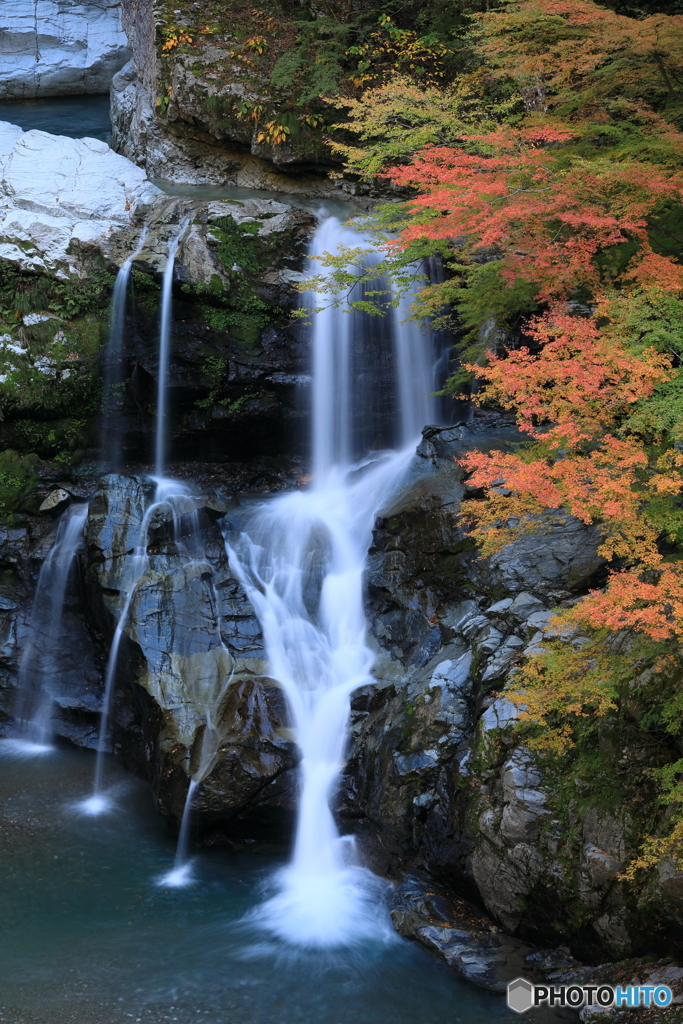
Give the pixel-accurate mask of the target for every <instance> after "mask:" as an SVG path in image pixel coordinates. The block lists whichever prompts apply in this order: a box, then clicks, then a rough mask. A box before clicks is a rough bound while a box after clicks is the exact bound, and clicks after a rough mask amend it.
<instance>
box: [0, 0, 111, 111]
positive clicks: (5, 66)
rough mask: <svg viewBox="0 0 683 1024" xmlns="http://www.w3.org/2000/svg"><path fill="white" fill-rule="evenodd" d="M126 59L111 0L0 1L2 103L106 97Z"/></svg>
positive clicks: (0, 88)
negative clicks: (75, 97)
mask: <svg viewBox="0 0 683 1024" xmlns="http://www.w3.org/2000/svg"><path fill="white" fill-rule="evenodd" d="M129 59H130V51H129V49H128V40H127V39H126V36H125V33H124V32H123V29H122V27H121V13H120V7H119V5H118V4H114V3H112V2H111V0H2V3H0V99H5V100H10V99H29V98H33V97H36V96H73V95H79V94H83V93H106V92H108V91H109V87H110V85H111V80H112V77H113V76H114V75H115V74H116V72H117V71H118V70H119V69H120V68H121V67H123V65H124V64H125V63H126V61H127V60H129Z"/></svg>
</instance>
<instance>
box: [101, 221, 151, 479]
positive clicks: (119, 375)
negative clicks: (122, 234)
mask: <svg viewBox="0 0 683 1024" xmlns="http://www.w3.org/2000/svg"><path fill="white" fill-rule="evenodd" d="M146 238H147V227H146V226H145V227H143V229H142V231H141V233H140V238H139V239H138V244H137V246H136V248H135V251H134V252H133V253H132V254H131V255H130V256H129V257H128V259H127V260H126V261H125V262H124V263H123V264H122V265H121V267H120V268H119V272H118V274H117V275H116V280H115V281H114V288H113V291H112V296H111V313H110V317H109V340H108V344H107V351H106V355H105V359H104V406H103V417H102V457H103V459H104V461H105V462H106V463H107V464H108V465H109V466H110V467H111V469H112V471H114V472H115V471H117V470H118V469H119V467H120V464H121V454H122V453H121V448H122V442H123V437H122V423H121V419H122V416H121V413H122V404H123V395H122V390H123V347H124V344H123V343H124V328H125V323H126V298H127V295H128V281H129V278H130V272H131V269H132V267H133V261H134V260H135V258H136V256H138V255H139V254H140V252H141V251H142V248H143V246H144V244H145V239H146Z"/></svg>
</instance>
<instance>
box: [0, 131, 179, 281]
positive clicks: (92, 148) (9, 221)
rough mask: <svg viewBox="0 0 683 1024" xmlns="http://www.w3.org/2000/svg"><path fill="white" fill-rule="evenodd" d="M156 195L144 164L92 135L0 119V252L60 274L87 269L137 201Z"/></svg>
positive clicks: (28, 266) (30, 266)
mask: <svg viewBox="0 0 683 1024" xmlns="http://www.w3.org/2000/svg"><path fill="white" fill-rule="evenodd" d="M159 195H160V193H159V190H158V189H157V188H156V187H155V186H154V185H152V184H151V182H150V181H148V179H147V177H146V175H145V172H144V171H142V170H140V168H139V167H136V166H135V164H132V163H131V162H130V160H127V159H126V158H125V157H123V156H119V155H118V154H117V153H114V152H113V150H111V149H110V148H109V146H107V144H106V143H104V142H100V141H99V140H97V139H69V138H65V137H64V136H62V135H49V134H48V133H47V132H40V131H30V132H24V131H22V130H21V128H18V127H17V126H16V125H13V124H9V123H8V122H6V121H3V122H0V259H6V260H11V261H12V262H13V263H15V264H16V265H17V267H18V268H19V269H21V270H33V271H42V272H48V273H51V274H55V275H56V276H58V277H68V276H69V275H70V274H73V273H77V274H83V273H86V272H87V263H88V260H87V258H86V259H84V256H86V257H87V255H88V253H90V254H92V251H93V249H99V250H104V251H106V250H107V248H108V244H107V243H108V242H109V241H110V239H111V238H112V236H113V235H115V233H116V232H117V231H118V230H120V229H122V228H126V227H129V226H130V225H131V222H132V218H133V215H134V214H135V212H136V210H138V208H139V207H141V206H148V205H150V204H151V203H153V202H154V200H155V199H156V198H157V197H158V196H159Z"/></svg>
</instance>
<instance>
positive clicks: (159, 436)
mask: <svg viewBox="0 0 683 1024" xmlns="http://www.w3.org/2000/svg"><path fill="white" fill-rule="evenodd" d="M187 225H188V221H187V220H184V221H183V222H182V224H180V225H179V227H178V230H177V231H176V233H175V234H174V235H173V236H172V238H171V241H170V243H169V247H168V256H167V260H166V267H165V268H164V273H163V280H162V288H161V313H160V326H159V380H158V385H157V421H156V437H155V445H154V454H155V468H156V477H155V479H156V490H155V495H154V500H153V501H152V503H151V504H150V506H149V508H148V509H147V510H146V512H145V514H144V516H143V519H142V522H141V524H140V530H139V532H138V536H137V540H136V543H135V546H134V549H133V552H132V554H131V555H129V556H127V559H128V567H129V569H130V573H129V577H128V580H127V590H126V597H125V600H124V602H123V605H122V608H121V611H120V613H119V617H118V621H117V623H116V629H115V630H114V636H113V638H112V642H111V647H110V649H109V657H108V660H107V669H106V675H105V688H104V697H103V701H102V710H101V714H100V729H99V735H98V740H97V760H96V762H95V774H94V778H93V789H92V793H91V795H90V796H89V797H88V798H87V799H86V800H83V801H82V802H81V804H80V808H81V810H82V811H83V813H84V814H89V815H98V814H101V813H102V812H103V811H106V810H108V809H109V807H110V806H111V800H110V799H109V798H108V797H107V796H106V794H105V793H104V792H103V771H104V757H105V754H106V752H107V746H108V737H109V725H110V721H109V720H110V716H111V704H112V698H113V695H114V684H115V682H116V668H117V664H118V657H119V649H120V647H121V640H122V637H123V631H124V629H125V627H126V623H127V620H128V613H129V612H130V606H131V603H132V601H133V598H134V596H135V591H136V589H137V586H138V584H139V582H140V580H141V578H142V576H143V574H144V572H145V571H146V569H147V567H148V558H147V533H148V529H149V523H150V519H151V517H152V515H153V514H154V512H155V511H156V510H157V508H159V506H160V505H161V504H163V503H164V502H171V503H172V501H173V499H174V498H175V497H182V496H183V495H185V494H186V493H187V488H186V487H185V486H184V485H183V484H181V483H178V482H177V481H173V480H166V479H164V478H163V470H164V466H165V461H166V418H167V403H168V364H169V355H170V347H171V327H172V322H173V317H172V312H173V271H174V267H175V257H176V254H177V252H178V247H179V245H180V241H181V238H182V236H183V234H184V232H185V230H186V229H187ZM144 240H145V233H143V235H142V236H141V238H140V241H139V244H138V247H137V249H136V252H135V253H134V254H133V255H132V256H131V257H130V259H128V260H126V262H125V263H124V264H123V266H122V267H121V270H120V271H119V274H118V275H117V279H116V285H117V286H118V292H117V290H116V288H115V292H114V296H113V299H112V329H111V341H110V348H112V349H113V350H114V355H115V354H117V353H118V362H119V364H120V350H121V348H122V344H123V313H124V310H125V296H126V289H127V284H128V276H129V273H130V268H131V266H132V262H133V260H134V258H135V255H136V254H137V253H138V252H140V250H141V249H142V246H143V245H144ZM114 355H112V356H110V359H111V360H112V363H113V362H114ZM105 427H106V423H105ZM106 443H107V441H106V440H105V444H106Z"/></svg>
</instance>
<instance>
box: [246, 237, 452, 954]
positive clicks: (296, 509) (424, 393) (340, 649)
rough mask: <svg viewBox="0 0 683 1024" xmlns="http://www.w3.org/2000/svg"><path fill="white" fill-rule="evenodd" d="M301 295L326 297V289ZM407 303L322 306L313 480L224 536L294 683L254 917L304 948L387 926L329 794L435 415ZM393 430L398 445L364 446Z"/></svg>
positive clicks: (425, 344) (288, 686) (318, 300)
mask: <svg viewBox="0 0 683 1024" xmlns="http://www.w3.org/2000/svg"><path fill="white" fill-rule="evenodd" d="M342 244H343V245H347V246H354V247H357V246H358V245H359V244H361V245H362V244H366V245H369V242H368V241H366V240H364V238H363V236H359V235H358V234H357V233H356V232H354V231H353V229H351V228H347V227H344V226H343V225H342V224H340V222H339V221H338V220H336V219H335V218H329V219H327V220H326V221H324V222H323V223H322V224H321V226H320V227H319V229H318V231H317V232H316V235H315V237H314V239H313V242H312V245H311V250H310V252H311V255H314V256H319V255H321V254H322V253H323V252H325V251H328V252H335V251H337V249H338V247H339V245H342ZM373 259H376V256H374V254H372V253H368V261H371V260H373ZM355 297H356V296H353V295H352V296H351V298H355ZM311 298H312V300H313V301H312V302H311V301H310V300H311ZM305 302H306V304H307V305H308V306H309V307H310V306H311V305H315V306H325V305H327V304H328V303H329V296H327V295H316V296H312V297H308V299H307V300H305ZM402 311H403V315H405V312H404V307H403V306H402V309H401V310H397V311H395V312H392V311H389V313H388V315H387V316H386V317H384V318H377V317H370V316H368V315H367V314H362V313H358V312H356V311H349V309H348V308H339V309H334V308H327V309H324V310H323V312H320V313H318V314H316V315H315V317H314V323H313V338H312V358H313V395H312V407H313V424H312V431H313V438H312V440H313V468H314V478H313V484H312V487H311V488H310V490H307V491H304V492H298V493H293V494H287V495H284V496H283V497H281V498H277V499H275V500H273V501H271V502H269V503H268V504H267V505H264V506H262V507H261V509H260V510H259V511H258V512H257V513H256V515H255V517H254V519H253V520H252V522H251V523H250V525H249V527H248V531H247V532H246V533H244V534H242V535H241V538H240V540H239V542H238V543H236V544H233V545H231V544H229V543H228V544H227V545H226V546H227V550H228V555H229V558H230V564H231V567H232V570H233V571H234V572H235V574H236V575H237V576H238V578H239V579H240V581H241V583H242V584H243V586H244V587H245V589H246V591H247V594H248V596H249V599H250V601H251V602H252V604H253V606H254V609H255V611H256V613H257V615H258V617H259V620H260V622H261V626H262V628H263V633H264V639H265V645H266V651H267V654H268V659H269V663H270V673H271V675H272V676H273V678H275V679H276V680H277V681H278V682H279V683H280V685H281V686H282V688H283V690H284V692H285V694H286V697H287V701H288V705H289V709H290V714H291V718H292V726H293V732H294V735H295V738H296V742H297V744H298V747H299V749H300V752H301V766H300V797H299V809H298V818H297V826H296V837H295V843H294V852H293V857H292V860H291V863H290V864H289V866H288V867H287V868H286V869H285V870H284V871H283V872H281V873H280V875H279V876H278V877H277V879H276V883H275V884H276V892H275V894H274V895H273V897H272V898H271V899H270V900H268V902H266V903H265V904H264V905H263V906H262V907H261V908H260V909H259V911H258V914H257V917H258V920H259V922H260V924H261V925H263V926H264V927H265V928H266V930H268V931H269V932H271V933H274V934H275V935H277V936H279V937H280V938H283V939H285V940H286V941H289V942H292V943H294V944H297V945H303V946H336V945H344V944H346V943H349V942H354V943H355V942H357V941H359V940H361V939H363V938H367V937H376V938H381V937H388V936H389V935H391V934H392V933H393V932H392V929H391V927H390V925H389V923H388V921H386V920H385V918H384V915H383V914H382V912H381V910H380V908H379V897H380V893H381V890H382V888H383V883H382V882H381V881H380V879H378V878H376V877H375V876H374V875H372V874H371V873H370V872H369V871H367V870H366V869H364V868H362V867H361V866H360V865H359V863H358V860H357V857H356V852H355V848H354V842H353V839H352V838H351V837H349V836H341V835H340V833H339V830H338V828H337V825H336V822H335V820H334V815H333V811H332V807H331V803H332V801H333V798H334V795H335V791H336V788H337V786H338V781H339V776H340V773H341V770H342V768H343V765H344V759H345V747H346V737H347V723H348V717H349V710H350V698H351V694H352V693H353V691H354V690H356V689H357V688H358V687H361V686H365V685H367V684H370V683H372V681H373V679H372V666H373V662H374V655H373V653H372V651H371V649H370V648H369V646H368V644H367V641H366V621H365V612H364V607H363V570H364V566H365V559H366V554H367V550H368V547H369V544H370V541H371V533H372V528H373V524H374V520H375V515H376V513H377V511H378V510H379V509H380V508H381V506H382V505H383V504H384V503H385V502H386V500H387V499H388V498H389V496H390V495H391V493H392V491H393V490H394V489H395V488H396V486H397V484H398V482H399V481H400V478H401V475H402V472H403V471H404V469H405V468H406V466H407V464H408V462H409V460H410V458H411V455H412V453H413V451H414V447H415V443H416V442H417V440H418V439H419V432H420V428H421V427H422V426H424V425H425V424H426V423H429V422H433V419H434V414H433V409H432V404H431V399H430V398H429V397H428V395H429V394H430V393H431V392H432V391H433V390H434V384H433V381H432V377H431V368H432V365H433V356H432V354H431V352H430V347H429V346H430V343H429V339H428V338H427V336H425V335H424V334H423V333H422V332H421V331H419V329H418V328H417V327H413V326H412V325H411V326H406V325H404V324H401V322H400V320H401V319H402V317H401V315H400V313H401V312H402ZM376 321H382V322H381V323H379V325H378V324H377V323H376ZM368 348H369V349H370V353H368ZM383 368H384V370H383ZM373 374H374V375H373ZM375 388H376V389H377V391H376V394H377V398H378V404H380V403H379V398H380V397H381V399H382V403H381V406H382V407H380V408H378V405H376V404H374V402H373V394H375V392H374V391H373V389H375ZM387 434H389V435H390V436H391V439H392V440H395V442H396V443H397V444H398V445H400V446H401V447H400V450H399V451H393V452H388V451H384V452H375V453H373V454H371V455H368V454H367V448H366V450H363V448H364V446H367V447H370V445H369V444H368V441H370V442H372V441H373V440H374V439H375V438H376V437H379V436H386V435H387ZM373 447H375V445H373ZM354 460H355V461H354Z"/></svg>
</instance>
